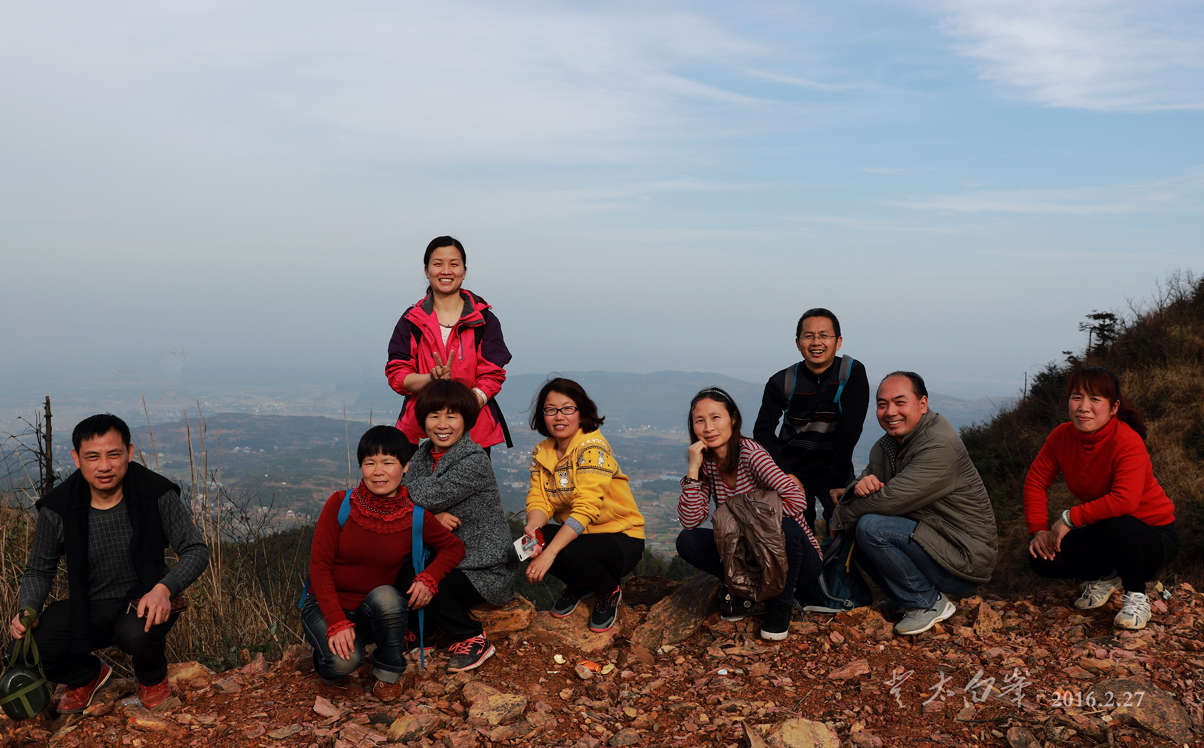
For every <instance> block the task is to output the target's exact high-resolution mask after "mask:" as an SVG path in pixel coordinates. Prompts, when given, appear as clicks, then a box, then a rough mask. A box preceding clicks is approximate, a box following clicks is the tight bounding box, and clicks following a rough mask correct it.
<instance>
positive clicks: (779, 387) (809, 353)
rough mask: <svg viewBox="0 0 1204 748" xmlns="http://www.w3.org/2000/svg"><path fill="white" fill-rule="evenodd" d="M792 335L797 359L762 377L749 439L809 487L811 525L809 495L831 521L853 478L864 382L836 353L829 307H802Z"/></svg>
mask: <svg viewBox="0 0 1204 748" xmlns="http://www.w3.org/2000/svg"><path fill="white" fill-rule="evenodd" d="M794 337H795V341H794V344H795V345H796V346H798V350H799V353H801V354H803V360H802V361H801V362H799V363H797V364H794V365H792V366H788V367H787V368H785V369H782V370H781V371H779V372H778V373H777V374H774V375H773V376H772V377H770V378H769V381H768V382H767V383H766V384H765V394H764V396H763V397H762V398H761V411H760V412H759V413H758V414H757V422H756V424H755V425H754V426H753V438H754V439H756V440H757V441H758V442H759V443H760V444H761V446H762V447H765V450H766V451H767V452H769V454H770V456H772V457H773V461H774V462H776V463H777V465H778V467H780V468H781V469H782V472H784V473H786V474H787V475H788V476H790V478H791V479H793V480H794V482H795V483H797V484H799V486H800V487H801V488H802V489H803V491H804V492H805V493H806V494H807V513H806V519H807V524H808V525H810V526H811V530H812V532H814V531H815V502H816V501H819V502H820V503H821V504H822V505H823V507H824V520H825V521H827V520H829V519H830V518H831V516H832V509H833V507H834V506H835V505H836V502H838V501H839V500H840V496H841V494H843V493H844V488H845V486H846V485H848V483H849V481H850V480H851V479H852V478H853V448H854V447H856V446H857V440H858V439H859V438H861V429H862V426H863V425H864V423H865V414H866V411H867V410H868V409H869V403H870V385H869V380H868V379H867V378H866V375H865V367H864V366H862V364H861V362H860V361H854V360H853V359H852V358H851V357H849V356H837V355H836V353H837V351H839V350H840V344H841V342H842V338H841V336H840V322H839V320H837V319H836V315H835V314H833V313H832V312H830V311H828V310H827V309H819V308H817V309H808V310H807V311H806V312H804V313H803V316H802V317H801V318H800V319H799V321H798V326H797V328H796V329H795V334H794ZM779 421H781V424H782V427H781V429H780V430H779V429H778V422H779Z"/></svg>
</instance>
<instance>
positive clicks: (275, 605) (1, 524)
mask: <svg viewBox="0 0 1204 748" xmlns="http://www.w3.org/2000/svg"><path fill="white" fill-rule="evenodd" d="M186 419H187V415H186ZM188 430H189V431H188V433H189V457H190V463H191V469H190V471H189V476H188V481H187V482H186V483H185V484H184V485H183V486H182V489H183V498H184V501H185V502H186V503H188V504H190V505H191V509H192V513H193V517H194V518H195V520H196V524H197V527H198V528H199V529H200V530H201V533H202V535H203V536H204V538H205V542H206V544H207V545H208V546H209V548H210V552H211V558H210V563H209V567H208V568H207V569H206V570H205V572H204V573H203V574H202V575H201V577H200V578H199V579H198V580H197V581H196V582H195V583H194V584H193V585H192V586H191V587H189V588H188V590H187V594H188V597H189V599H190V601H191V608H190V609H189V610H188V611H187V612H185V613H184V614H183V615H181V617H180V618H179V619H178V620H177V622H176V625H175V627H174V628H173V629H172V632H171V635H170V636H169V637H168V642H167V646H168V658H169V659H170V660H172V661H187V660H200V661H202V662H205V663H206V664H208V665H210V666H213V667H217V668H222V669H224V668H226V667H230V666H233V665H237V664H239V659H240V657H239V656H240V653H241V652H242V651H243V650H249V651H266V652H268V653H269V654H271V653H272V652H273V651H274V650H276V649H278V648H280V647H284V646H287V645H289V644H293V643H297V642H300V641H301V640H302V637H301V627H300V618H299V616H298V611H297V598H298V596H299V593H300V590H301V585H302V584H303V583H304V581H305V575H306V573H307V571H308V563H309V546H310V541H311V538H312V535H313V530H312V527H311V528H299V529H294V530H289V531H286V532H276V531H275V530H274V526H275V522H274V519H275V516H274V514H275V513H274V512H273V511H272V509H271V507H263V508H261V507H260V505H259V503H258V501H257V500H256V497H254V496H239V495H232V494H231V493H229V492H228V491H226V489H225V488H224V487H222V482H221V470H220V454H221V451H220V436H219V437H218V440H217V444H216V445H214V446H215V450H214V452H213V454H214V455H216V456H217V458H218V459H217V460H215V464H214V465H212V466H211V465H210V461H209V460H210V458H209V455H210V451H209V448H208V444H207V437H208V433H207V427H206V425H205V420H204V418H203V417H202V416H199V415H198V418H197V420H196V422H195V423H189V425H188ZM153 454H154V451H153V448H152V451H151V455H153ZM135 459H137V460H138V461H140V462H142V463H143V464H145V465H147V466H148V467H150V468H151V469H155V468H156V467H157V465H155V464H154V461H153V458H152V459H151V460H148V459H147V455H145V454H143V453H142V451H141V450H139V449H137V448H136V450H135ZM11 474H12V473H11V471H10V475H11ZM32 486H33V484H32V481H29V480H22V481H20V482H10V484H9V490H7V491H4V492H0V502H2V504H3V508H0V606H3V607H2V608H0V609H2V610H5V611H14V612H15V611H16V610H17V599H18V593H19V590H20V583H21V574H22V571H23V569H24V566H25V562H26V560H27V559H28V558H29V546H30V543H31V542H32V539H33V532H34V528H35V526H36V516H35V514H34V512H33V508H32V507H33V501H34V500H35V499H36V498H37V495H36V492H35V490H34V489H33V487H32ZM174 561H175V557H174V556H173V555H171V554H169V563H174ZM60 572H61V573H60V574H59V576H58V578H57V579H56V582H55V586H54V589H53V590H52V592H51V595H50V598H49V599H48V600H47V602H51V601H53V600H59V599H63V598H65V597H66V594H67V587H66V573H65V568H64V567H63V565H62V564H60ZM106 659H110V660H111V661H112V662H113V664H114V665H115V666H117V667H118V668H119V669H121V670H126V668H125V667H123V665H125V658H124V657H123V656H121V655H119V654H117V653H115V652H110V653H108V654H106ZM125 674H127V675H128V674H130V673H129V672H126V673H125Z"/></svg>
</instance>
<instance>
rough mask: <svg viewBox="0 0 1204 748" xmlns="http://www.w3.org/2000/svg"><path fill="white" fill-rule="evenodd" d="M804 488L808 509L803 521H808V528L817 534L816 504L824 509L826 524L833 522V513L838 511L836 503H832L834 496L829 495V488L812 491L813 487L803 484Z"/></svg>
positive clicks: (804, 513)
mask: <svg viewBox="0 0 1204 748" xmlns="http://www.w3.org/2000/svg"><path fill="white" fill-rule="evenodd" d="M803 488H805V489H806V492H807V509H806V510H805V511H804V512H803V519H805V520H806V521H807V527H810V528H811V533H812V534H814V533H815V518H816V511H815V502H817V501H818V502H819V504H820V506H822V507H823V508H824V515H823V516H824V522H830V521H831V520H832V512H834V511H836V502H834V501H832V494H830V493H828V487H827V486H824V487H822V488H818V489H815V490H812V488H811V486H809V485H807V484H806V483H805V482H804V483H803Z"/></svg>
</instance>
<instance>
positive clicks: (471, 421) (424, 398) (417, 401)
mask: <svg viewBox="0 0 1204 748" xmlns="http://www.w3.org/2000/svg"><path fill="white" fill-rule="evenodd" d="M444 408H447V409H448V411H450V412H452V413H459V414H460V417H461V418H463V419H464V431H465V433H467V432H468V430H469V429H471V428H472V427H473V426H475V425H477V416H478V415H480V413H481V401H480V400H478V399H477V394H476V393H475V392H473V391H472V390H470V389H468V388H467V387H465V386H464V385H463V384H460V383H459V382H457V381H456V380H454V379H436V380H435V381H433V382H427V384H426V386H425V387H423V388H422V389H421V390H419V391H418V396H417V397H415V398H414V417H415V418H417V419H418V428H420V429H422V430H423V431H426V426H424V425H423V424H425V423H426V417H427V416H429V415H430V414H431V413H438V412H439V411H441V410H443V409H444Z"/></svg>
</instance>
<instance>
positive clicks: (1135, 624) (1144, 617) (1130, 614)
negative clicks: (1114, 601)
mask: <svg viewBox="0 0 1204 748" xmlns="http://www.w3.org/2000/svg"><path fill="white" fill-rule="evenodd" d="M1120 602H1121V606H1122V607H1121V609H1120V612H1119V613H1117V614H1116V618H1114V619H1112V623H1113V624H1114V625H1116V626H1118V627H1120V628H1122V629H1129V630H1130V631H1137V630H1139V629H1143V628H1145V625H1146V624H1147V623H1149V622H1150V598H1148V597H1146V596H1145V593H1144V592H1126V593H1125V594H1124V596H1123V597H1122V598H1121V599H1120Z"/></svg>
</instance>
